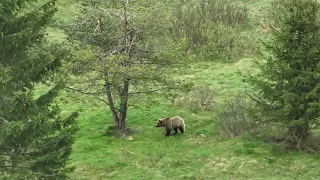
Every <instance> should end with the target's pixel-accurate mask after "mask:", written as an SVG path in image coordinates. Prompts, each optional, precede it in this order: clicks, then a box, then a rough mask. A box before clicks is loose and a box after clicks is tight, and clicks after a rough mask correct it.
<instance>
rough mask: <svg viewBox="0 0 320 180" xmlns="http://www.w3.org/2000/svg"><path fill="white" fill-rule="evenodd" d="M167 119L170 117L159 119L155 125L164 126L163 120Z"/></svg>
mask: <svg viewBox="0 0 320 180" xmlns="http://www.w3.org/2000/svg"><path fill="white" fill-rule="evenodd" d="M165 119H169V118H163V119H159V120H158V121H157V125H156V126H155V127H162V126H164V123H163V120H165Z"/></svg>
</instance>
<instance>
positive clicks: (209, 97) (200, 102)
mask: <svg viewBox="0 0 320 180" xmlns="http://www.w3.org/2000/svg"><path fill="white" fill-rule="evenodd" d="M214 95H215V92H214V90H213V88H211V87H210V86H208V85H206V86H199V87H196V88H194V89H193V90H191V91H190V92H189V93H186V94H185V95H183V96H180V97H178V98H176V99H175V102H174V105H175V106H180V107H186V108H188V109H189V110H190V111H192V112H194V113H196V112H198V111H199V110H211V109H212V107H213V97H214Z"/></svg>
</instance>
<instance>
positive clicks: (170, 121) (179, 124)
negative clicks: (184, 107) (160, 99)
mask: <svg viewBox="0 0 320 180" xmlns="http://www.w3.org/2000/svg"><path fill="white" fill-rule="evenodd" d="M155 127H166V131H167V133H166V136H170V132H171V129H174V131H175V133H174V134H177V133H178V129H179V130H180V131H181V133H183V132H184V131H185V125H184V120H183V119H182V118H181V117H180V116H174V117H172V118H162V119H159V120H158V122H157V125H156V126H155Z"/></svg>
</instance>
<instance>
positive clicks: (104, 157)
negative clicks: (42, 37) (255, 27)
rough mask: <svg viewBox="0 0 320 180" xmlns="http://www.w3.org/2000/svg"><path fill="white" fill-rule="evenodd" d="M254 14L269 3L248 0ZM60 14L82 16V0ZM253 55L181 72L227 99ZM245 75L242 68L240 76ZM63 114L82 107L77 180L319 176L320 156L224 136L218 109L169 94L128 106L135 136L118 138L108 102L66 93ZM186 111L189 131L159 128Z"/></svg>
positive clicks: (66, 3) (57, 34)
mask: <svg viewBox="0 0 320 180" xmlns="http://www.w3.org/2000/svg"><path fill="white" fill-rule="evenodd" d="M245 2H246V3H247V5H248V6H249V7H250V8H251V9H250V10H251V12H255V13H258V12H259V11H260V10H261V9H262V8H263V7H265V6H267V5H268V4H269V3H270V2H271V0H259V1H253V0H247V1H245ZM58 6H59V7H60V9H59V12H58V14H57V17H58V18H61V19H62V20H63V21H64V22H70V21H71V20H72V19H73V18H74V17H76V15H77V13H78V9H79V8H78V6H79V5H78V2H76V3H75V2H73V1H71V0H58ZM48 32H49V38H50V39H52V40H56V41H62V40H64V39H65V35H64V33H63V32H62V31H60V30H59V29H56V28H49V29H48ZM253 70H254V69H253V68H252V59H250V58H243V59H240V60H239V61H238V62H233V63H231V62H229V63H223V62H203V61H202V62H194V63H192V64H190V66H189V67H188V68H186V69H184V70H183V71H179V76H180V77H182V78H183V79H186V80H189V81H193V82H195V84H196V85H205V84H206V85H207V84H209V85H210V86H212V87H214V88H215V89H216V90H217V92H218V94H217V96H216V97H215V98H216V101H218V102H221V101H224V100H226V99H229V98H230V97H232V96H234V95H235V94H238V93H243V92H246V91H247V90H248V89H250V86H249V85H248V84H246V83H245V82H244V81H243V79H244V77H243V75H245V74H246V73H247V71H253ZM239 72H241V73H239ZM60 100H61V101H64V103H63V105H62V109H64V111H63V113H70V112H71V111H73V110H75V109H78V108H81V113H80V117H79V118H78V122H79V131H78V133H77V140H76V142H75V144H74V145H73V152H72V154H71V159H70V163H69V165H70V166H75V171H74V172H73V173H72V174H70V177H71V179H76V180H78V179H79V180H80V179H92V180H95V179H97V180H98V179H126V180H130V179H133V180H135V179H137V180H140V179H148V180H149V179H157V180H161V179H318V178H319V177H320V171H319V167H320V162H319V158H320V153H317V154H314V155H310V154H304V153H301V152H292V151H291V152H290V151H286V150H284V149H283V148H282V147H280V146H277V145H272V144H268V143H265V142H263V141H261V140H257V139H252V138H251V137H249V136H243V137H238V138H232V139H226V138H223V137H222V136H220V133H219V130H218V129H217V128H216V126H215V109H213V110H212V111H200V112H199V113H197V114H194V113H192V112H190V111H189V110H187V109H184V108H177V107H173V106H170V105H169V103H168V100H167V99H165V98H164V97H157V98H154V101H153V103H154V104H153V105H151V106H150V104H144V103H142V102H140V104H139V106H136V107H130V109H129V114H128V118H127V121H128V126H129V127H130V128H132V129H133V130H134V134H133V135H131V136H127V137H116V136H113V135H112V134H110V133H109V132H108V131H107V129H108V127H109V126H112V122H113V120H112V116H111V113H110V112H109V111H108V110H107V109H108V108H107V106H106V105H104V104H100V103H99V102H95V101H92V100H91V99H89V98H87V97H82V98H80V101H79V100H75V99H74V97H73V96H71V95H69V94H66V93H63V94H62V97H61V99H60ZM174 115H180V116H181V117H183V118H184V119H185V122H186V132H185V133H184V134H180V133H179V134H178V135H175V136H170V137H165V136H164V134H165V130H164V129H163V128H155V127H154V125H155V123H156V120H157V119H158V118H160V117H169V116H174Z"/></svg>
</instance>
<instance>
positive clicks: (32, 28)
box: [0, 0, 77, 179]
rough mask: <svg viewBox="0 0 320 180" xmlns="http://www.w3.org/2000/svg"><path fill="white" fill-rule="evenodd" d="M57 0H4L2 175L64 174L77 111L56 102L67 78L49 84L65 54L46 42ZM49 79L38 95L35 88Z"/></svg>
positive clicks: (0, 37)
mask: <svg viewBox="0 0 320 180" xmlns="http://www.w3.org/2000/svg"><path fill="white" fill-rule="evenodd" d="M55 12H56V8H55V0H49V1H46V3H43V2H41V3H37V1H36V0H1V1H0V76H1V77H0V177H1V178H3V179H65V178H66V175H67V173H68V172H70V171H71V170H72V168H70V167H66V163H67V160H68V157H69V155H70V152H71V145H72V143H73V142H74V135H75V132H76V130H77V126H76V123H75V118H76V117H77V112H75V113H72V114H71V115H69V116H67V117H65V116H61V115H60V108H59V106H57V104H56V102H55V98H56V97H57V95H58V92H59V90H61V89H62V88H63V87H64V83H63V82H62V81H60V80H57V81H56V82H55V83H52V82H51V83H50V78H52V77H54V75H55V72H56V70H57V69H58V68H59V67H60V66H61V59H62V58H63V57H64V56H65V53H64V51H62V50H61V48H60V46H54V45H49V44H48V43H47V42H46V41H45V28H46V27H47V26H48V24H49V23H50V22H51V21H52V17H53V15H54V13H55ZM43 82H46V83H48V82H49V84H51V86H50V87H49V88H48V90H47V91H46V92H45V93H43V94H41V95H40V96H39V95H37V96H39V97H37V96H36V95H35V90H36V87H38V86H39V85H41V84H43Z"/></svg>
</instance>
